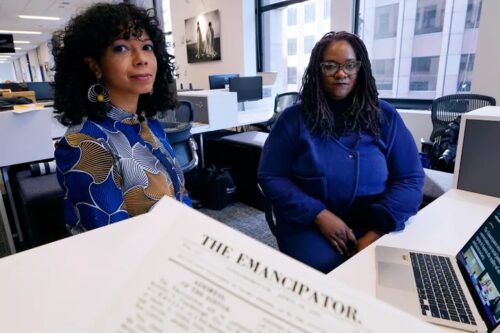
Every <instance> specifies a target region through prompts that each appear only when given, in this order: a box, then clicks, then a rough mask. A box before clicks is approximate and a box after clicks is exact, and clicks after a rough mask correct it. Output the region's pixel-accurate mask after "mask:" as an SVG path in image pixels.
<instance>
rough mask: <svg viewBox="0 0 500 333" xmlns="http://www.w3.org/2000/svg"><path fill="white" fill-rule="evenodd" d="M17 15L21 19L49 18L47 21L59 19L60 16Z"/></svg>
mask: <svg viewBox="0 0 500 333" xmlns="http://www.w3.org/2000/svg"><path fill="white" fill-rule="evenodd" d="M17 17H19V18H22V19H30V20H49V21H59V20H60V19H61V18H59V17H54V16H34V15H17Z"/></svg>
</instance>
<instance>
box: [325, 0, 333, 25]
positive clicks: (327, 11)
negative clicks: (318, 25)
mask: <svg viewBox="0 0 500 333" xmlns="http://www.w3.org/2000/svg"><path fill="white" fill-rule="evenodd" d="M331 13H332V0H323V19H324V20H329V19H330V15H331Z"/></svg>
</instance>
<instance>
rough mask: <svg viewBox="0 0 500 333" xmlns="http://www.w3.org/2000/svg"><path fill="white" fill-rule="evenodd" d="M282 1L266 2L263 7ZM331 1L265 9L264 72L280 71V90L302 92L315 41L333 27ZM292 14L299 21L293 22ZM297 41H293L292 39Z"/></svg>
mask: <svg viewBox="0 0 500 333" xmlns="http://www.w3.org/2000/svg"><path fill="white" fill-rule="evenodd" d="M271 3H274V4H279V1H272V0H267V1H262V6H265V5H269V4H271ZM330 13H331V2H330V1H328V0H308V1H303V2H300V3H293V4H286V3H285V4H284V5H283V6H282V7H279V8H274V9H271V10H266V11H264V12H262V14H261V17H260V22H261V26H260V28H261V36H262V37H261V43H262V51H261V52H262V59H261V61H262V62H261V69H260V70H262V71H266V72H268V71H274V72H277V73H278V75H277V78H276V83H275V90H276V93H283V92H287V91H299V90H300V85H301V82H302V76H303V74H304V71H305V68H306V67H307V65H308V64H309V57H310V55H311V50H312V48H313V47H314V45H315V43H316V42H317V41H318V40H319V39H320V38H321V37H322V36H323V35H324V34H325V33H326V32H328V31H330V30H331V28H330ZM290 17H292V18H293V17H295V18H296V23H295V24H294V25H290V24H289V22H290ZM291 41H293V42H291Z"/></svg>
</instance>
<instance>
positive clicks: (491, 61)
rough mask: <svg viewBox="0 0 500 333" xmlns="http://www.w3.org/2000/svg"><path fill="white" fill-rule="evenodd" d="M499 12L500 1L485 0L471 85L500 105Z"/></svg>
mask: <svg viewBox="0 0 500 333" xmlns="http://www.w3.org/2000/svg"><path fill="white" fill-rule="evenodd" d="M499 13H500V1H498V0H483V8H482V9H481V21H480V23H479V36H478V41H477V50H476V58H475V60H474V71H473V73H472V87H471V91H472V92H473V93H477V94H482V95H489V96H493V97H495V99H496V100H497V105H500V87H499V85H498V80H499V79H500V66H499V65H498V59H500V42H499V40H498V32H499V31H500V20H499V19H498V15H499Z"/></svg>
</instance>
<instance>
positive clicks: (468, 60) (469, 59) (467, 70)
mask: <svg viewBox="0 0 500 333" xmlns="http://www.w3.org/2000/svg"><path fill="white" fill-rule="evenodd" d="M474 58H475V55H474V54H462V55H461V56H460V68H459V72H458V82H457V91H470V86H471V81H472V71H473V70H474Z"/></svg>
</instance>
